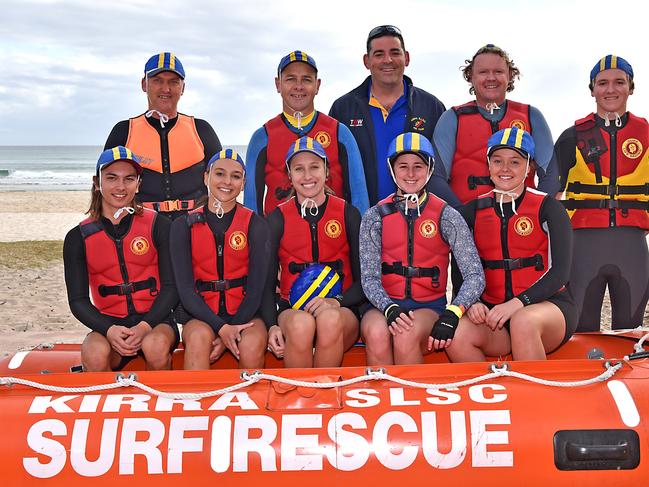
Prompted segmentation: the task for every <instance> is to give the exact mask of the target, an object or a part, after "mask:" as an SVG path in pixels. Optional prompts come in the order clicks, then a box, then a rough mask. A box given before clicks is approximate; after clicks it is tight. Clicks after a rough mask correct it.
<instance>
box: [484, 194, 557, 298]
mask: <svg viewBox="0 0 649 487" xmlns="http://www.w3.org/2000/svg"><path fill="white" fill-rule="evenodd" d="M547 197H548V195H547V194H545V193H541V192H540V191H535V190H533V189H529V188H528V189H527V190H526V191H525V193H524V195H523V197H522V201H520V200H519V204H518V206H517V207H516V211H517V212H518V215H512V217H511V218H509V219H507V220H505V219H504V218H503V217H502V216H501V215H500V209H499V208H495V207H494V199H493V198H492V197H490V196H485V197H482V198H479V199H478V201H477V205H476V214H475V225H474V227H473V237H474V239H475V244H476V247H477V249H478V254H479V255H480V258H481V260H482V266H483V267H484V270H485V279H486V287H485V290H484V292H483V293H482V299H483V300H484V301H486V302H487V303H490V304H500V303H504V302H505V301H508V300H510V299H512V298H513V297H514V296H517V295H518V294H520V293H522V292H523V291H525V290H526V289H529V288H530V287H531V286H532V284H534V283H535V282H536V281H538V280H539V279H540V278H541V277H542V276H543V274H545V273H546V272H547V270H548V235H547V233H546V231H545V229H544V228H543V227H542V226H541V220H540V217H539V214H540V211H541V205H542V203H543V201H544V200H545V198H547ZM508 204H509V203H508ZM504 225H506V228H505V227H504Z"/></svg>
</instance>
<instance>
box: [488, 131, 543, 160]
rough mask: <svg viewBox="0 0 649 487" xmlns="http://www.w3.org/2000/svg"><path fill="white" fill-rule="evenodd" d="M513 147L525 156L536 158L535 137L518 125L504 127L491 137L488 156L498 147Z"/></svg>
mask: <svg viewBox="0 0 649 487" xmlns="http://www.w3.org/2000/svg"><path fill="white" fill-rule="evenodd" d="M502 148H506V149H513V150H515V151H516V152H518V153H519V154H520V155H522V156H523V157H528V158H529V159H534V149H535V147H534V139H533V138H532V136H531V135H530V134H529V133H527V132H526V131H525V130H521V129H519V128H517V127H511V128H507V129H502V130H499V131H498V132H496V133H495V134H493V135H492V136H491V137H489V140H488V142H487V158H489V157H490V156H491V154H492V153H493V152H494V151H495V150H497V149H502Z"/></svg>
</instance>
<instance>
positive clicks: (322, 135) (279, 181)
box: [251, 112, 344, 215]
mask: <svg viewBox="0 0 649 487" xmlns="http://www.w3.org/2000/svg"><path fill="white" fill-rule="evenodd" d="M289 126H290V123H289V122H288V121H287V120H286V118H285V117H284V115H283V114H280V115H278V116H276V117H275V118H273V119H271V120H269V121H268V122H266V124H265V125H264V128H265V129H266V134H267V135H268V145H267V147H266V159H267V160H266V167H265V183H266V187H267V188H268V189H267V191H266V199H265V200H264V215H269V214H270V213H271V212H272V211H273V210H274V209H275V208H277V205H279V204H280V203H281V202H283V201H285V200H286V198H287V196H288V195H289V193H290V191H291V188H292V186H291V182H290V181H289V179H288V174H287V172H286V162H285V161H286V153H287V152H288V149H289V147H290V146H291V144H293V143H294V142H295V141H296V140H297V139H299V138H300V137H304V136H305V135H308V136H309V137H311V138H313V139H315V140H317V141H318V142H320V144H322V147H324V150H325V152H326V153H327V159H328V160H329V177H328V178H327V181H326V184H327V186H328V187H329V188H331V189H332V190H333V191H334V193H335V194H336V196H339V197H340V198H343V197H344V183H343V169H342V166H341V164H340V159H339V155H338V121H337V120H336V119H335V118H331V117H330V116H328V115H325V114H324V113H320V112H316V113H315V121H314V123H313V127H311V129H310V130H309V131H308V132H300V133H295V131H294V130H291V128H289ZM251 177H252V176H251Z"/></svg>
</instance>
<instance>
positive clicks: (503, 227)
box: [500, 215, 514, 302]
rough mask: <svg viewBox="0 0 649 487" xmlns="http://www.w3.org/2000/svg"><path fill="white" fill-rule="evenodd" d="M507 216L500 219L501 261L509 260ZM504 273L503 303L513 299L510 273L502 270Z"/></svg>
mask: <svg viewBox="0 0 649 487" xmlns="http://www.w3.org/2000/svg"><path fill="white" fill-rule="evenodd" d="M512 216H513V215H512ZM509 218H510V217H509V216H501V217H500V247H501V249H502V252H503V260H504V259H509V258H510V257H509V245H508V242H509V239H508V236H509V232H508V231H507V227H508V226H509ZM504 271H505V301H503V302H506V301H509V300H510V299H512V298H513V297H514V291H513V289H512V271H511V270H507V269H504Z"/></svg>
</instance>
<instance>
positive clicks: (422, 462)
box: [0, 329, 649, 487]
mask: <svg viewBox="0 0 649 487" xmlns="http://www.w3.org/2000/svg"><path fill="white" fill-rule="evenodd" d="M648 331H649V330H647V329H636V330H632V331H624V332H603V333H591V334H577V335H575V336H573V337H572V339H571V340H570V341H569V342H568V343H567V344H566V345H565V346H564V347H562V348H561V349H560V350H558V351H557V352H555V353H553V354H550V355H549V357H548V358H549V360H547V361H535V362H513V361H511V357H500V358H498V359H494V361H492V362H489V363H467V364H451V363H448V361H447V359H446V355H445V354H444V353H434V354H430V355H428V356H427V357H426V360H427V363H425V364H424V365H416V366H392V367H386V368H384V369H379V368H367V367H366V366H365V364H364V357H365V354H364V350H363V349H362V347H355V348H354V349H352V350H351V351H349V352H348V353H347V354H345V358H344V363H343V366H342V367H340V368H332V369H283V368H282V367H281V362H280V361H278V360H276V359H275V358H274V357H272V356H270V355H269V356H268V357H267V362H266V365H267V368H266V369H264V370H261V371H241V370H237V369H235V368H234V367H236V363H235V362H234V360H233V359H231V358H229V357H228V356H225V357H223V358H222V359H221V360H219V362H217V364H215V366H214V368H213V369H212V370H208V371H182V370H174V371H169V372H147V371H141V370H139V369H142V368H143V363H142V362H141V361H140V362H138V361H137V360H136V361H133V362H131V363H130V364H129V366H128V370H125V371H122V372H120V373H75V372H78V371H80V366H79V364H80V346H78V345H55V346H40V347H37V348H35V349H34V350H31V351H28V352H18V353H16V354H14V355H11V356H8V357H5V358H3V359H0V425H1V431H2V437H3V441H2V442H0V479H1V480H0V485H2V486H4V487H13V486H23V485H39V486H49V485H66V486H69V487H71V486H73V485H92V486H93V487H99V486H111V487H114V486H115V485H117V484H116V482H120V483H121V484H122V485H138V486H145V485H152V486H156V487H162V486H167V485H169V486H172V485H173V486H176V487H177V486H179V485H191V486H200V485H218V486H230V485H257V486H259V485H269V486H273V485H305V486H309V487H316V486H327V487H332V486H345V485H359V486H360V485H372V486H382V485H396V484H399V485H408V486H417V485H432V484H439V485H480V486H491V485H498V486H519V485H526V486H537V485H538V486H547V485H552V486H553V487H556V486H564V485H569V486H573V487H574V486H579V485H588V486H598V485H602V486H608V487H613V486H628V485H637V486H642V485H649V420H648V418H649V347H647V346H646V345H644V342H645V340H649V333H647V332H648ZM647 345H649V341H648V343H647ZM182 353H183V352H182V349H181V350H177V351H176V352H175V354H174V366H175V367H176V368H181V366H182ZM125 483H126V484H125Z"/></svg>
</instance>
